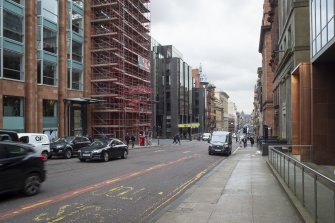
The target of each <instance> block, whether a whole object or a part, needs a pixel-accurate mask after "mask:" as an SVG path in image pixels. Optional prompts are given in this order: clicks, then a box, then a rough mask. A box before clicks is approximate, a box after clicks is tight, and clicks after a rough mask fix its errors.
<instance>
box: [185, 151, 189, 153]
mask: <svg viewBox="0 0 335 223" xmlns="http://www.w3.org/2000/svg"><path fill="white" fill-rule="evenodd" d="M190 152H191V151H185V152H183V153H190Z"/></svg>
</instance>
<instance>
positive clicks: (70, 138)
mask: <svg viewBox="0 0 335 223" xmlns="http://www.w3.org/2000/svg"><path fill="white" fill-rule="evenodd" d="M73 139H74V136H67V137H60V138H58V139H57V140H56V141H55V142H71V141H72V140H73Z"/></svg>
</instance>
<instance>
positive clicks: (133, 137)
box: [130, 135, 136, 148]
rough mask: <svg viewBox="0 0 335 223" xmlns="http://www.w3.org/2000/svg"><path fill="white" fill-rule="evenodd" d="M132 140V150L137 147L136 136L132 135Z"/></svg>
mask: <svg viewBox="0 0 335 223" xmlns="http://www.w3.org/2000/svg"><path fill="white" fill-rule="evenodd" d="M130 139H131V148H134V146H135V140H136V139H135V136H134V135H132V136H131V137H130Z"/></svg>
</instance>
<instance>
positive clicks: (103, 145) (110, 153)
mask: <svg viewBox="0 0 335 223" xmlns="http://www.w3.org/2000/svg"><path fill="white" fill-rule="evenodd" d="M78 154H79V160H80V161H81V162H84V161H86V160H101V161H104V162H107V161H109V160H110V159H111V158H117V157H121V158H122V159H126V158H127V156H128V146H127V145H126V144H124V143H123V142H122V141H121V140H119V139H96V140H94V142H93V143H92V144H91V145H90V146H88V147H84V148H82V149H81V150H80V152H79V153H78Z"/></svg>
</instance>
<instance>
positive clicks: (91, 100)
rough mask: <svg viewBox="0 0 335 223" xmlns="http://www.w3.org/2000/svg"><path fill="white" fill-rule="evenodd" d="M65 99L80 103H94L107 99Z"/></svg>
mask: <svg viewBox="0 0 335 223" xmlns="http://www.w3.org/2000/svg"><path fill="white" fill-rule="evenodd" d="M64 101H65V102H66V101H69V102H74V103H79V104H93V103H98V102H104V101H105V100H100V99H95V98H64Z"/></svg>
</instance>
